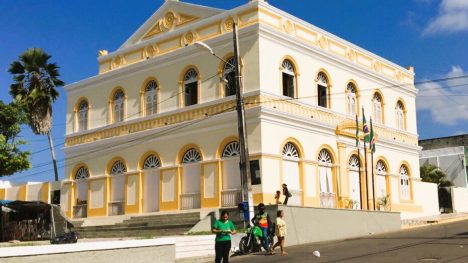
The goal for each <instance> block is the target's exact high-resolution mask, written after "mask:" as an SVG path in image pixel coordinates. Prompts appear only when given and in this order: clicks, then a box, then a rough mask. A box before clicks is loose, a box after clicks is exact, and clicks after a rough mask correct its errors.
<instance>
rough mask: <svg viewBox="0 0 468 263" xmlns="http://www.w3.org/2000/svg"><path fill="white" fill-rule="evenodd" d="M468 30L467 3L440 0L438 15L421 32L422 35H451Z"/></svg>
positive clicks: (458, 0) (456, 0)
mask: <svg viewBox="0 0 468 263" xmlns="http://www.w3.org/2000/svg"><path fill="white" fill-rule="evenodd" d="M464 30H468V1H467V0H442V2H441V4H440V6H439V14H438V15H437V17H435V18H434V19H433V20H432V21H431V22H430V23H429V24H428V25H427V27H426V29H425V30H424V31H423V35H434V34H437V33H452V32H459V31H464Z"/></svg>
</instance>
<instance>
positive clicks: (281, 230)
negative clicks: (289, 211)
mask: <svg viewBox="0 0 468 263" xmlns="http://www.w3.org/2000/svg"><path fill="white" fill-rule="evenodd" d="M283 217H284V212H283V210H278V212H277V213H276V237H277V238H278V242H276V244H275V245H274V246H273V248H272V250H274V249H275V248H276V247H277V246H280V248H281V256H286V255H287V254H288V253H286V251H285V250H284V237H285V236H286V222H284V220H283Z"/></svg>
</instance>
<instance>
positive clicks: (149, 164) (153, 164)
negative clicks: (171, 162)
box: [143, 154, 161, 169]
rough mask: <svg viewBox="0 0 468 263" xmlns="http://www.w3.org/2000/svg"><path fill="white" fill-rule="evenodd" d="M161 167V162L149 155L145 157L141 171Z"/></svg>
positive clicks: (154, 156)
mask: <svg viewBox="0 0 468 263" xmlns="http://www.w3.org/2000/svg"><path fill="white" fill-rule="evenodd" d="M157 167H161V160H159V158H158V157H157V156H156V155H154V154H151V155H150V156H148V157H146V159H145V162H144V163H143V169H151V168H157Z"/></svg>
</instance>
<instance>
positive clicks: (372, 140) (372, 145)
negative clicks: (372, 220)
mask: <svg viewBox="0 0 468 263" xmlns="http://www.w3.org/2000/svg"><path fill="white" fill-rule="evenodd" d="M369 120H370V126H371V133H372V135H371V138H370V139H371V141H370V142H369V146H370V152H371V175H372V178H371V179H372V181H371V182H372V198H373V205H374V211H375V188H376V187H375V185H374V143H375V139H374V136H375V135H374V127H372V117H370V118H369Z"/></svg>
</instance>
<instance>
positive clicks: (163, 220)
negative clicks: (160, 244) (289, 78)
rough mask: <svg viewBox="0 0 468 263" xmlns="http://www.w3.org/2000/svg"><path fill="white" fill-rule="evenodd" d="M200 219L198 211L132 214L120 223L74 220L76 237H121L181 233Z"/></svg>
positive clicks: (145, 236)
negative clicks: (102, 223)
mask: <svg viewBox="0 0 468 263" xmlns="http://www.w3.org/2000/svg"><path fill="white" fill-rule="evenodd" d="M199 221H200V212H189V213H174V214H154V215H145V216H134V217H130V218H129V219H124V220H123V221H122V222H121V223H115V224H106V225H90V226H86V224H85V223H79V222H74V225H75V231H76V232H77V233H78V238H121V237H142V238H152V237H159V236H174V235H183V234H184V233H185V232H187V231H188V230H190V228H192V227H193V226H194V225H195V224H196V223H198V222H199Z"/></svg>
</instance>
